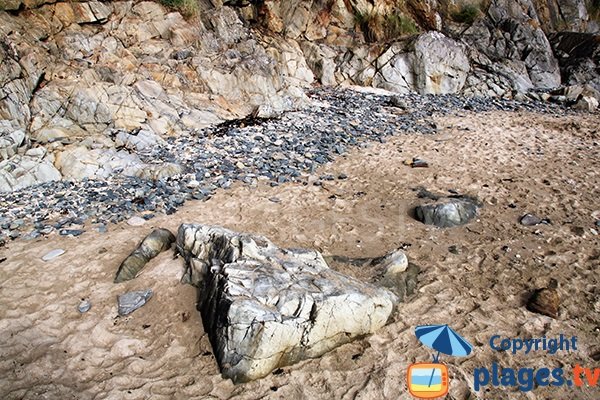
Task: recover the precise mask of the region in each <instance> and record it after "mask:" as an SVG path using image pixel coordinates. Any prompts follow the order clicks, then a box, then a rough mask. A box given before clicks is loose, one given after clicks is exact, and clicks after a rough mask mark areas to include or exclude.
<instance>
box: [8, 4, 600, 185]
mask: <svg viewBox="0 0 600 400" xmlns="http://www.w3.org/2000/svg"><path fill="white" fill-rule="evenodd" d="M226 3H227V4H226V5H224V4H223V2H222V1H221V0H210V1H209V0H201V1H199V2H194V1H193V2H192V3H189V4H191V5H192V6H193V8H191V9H185V8H181V9H182V10H184V11H186V13H187V14H190V13H192V14H194V15H193V16H189V17H188V18H184V17H182V15H181V14H180V13H179V12H177V11H173V9H168V8H165V7H164V6H162V5H161V4H159V3H155V2H147V1H142V2H133V1H115V2H98V1H89V2H87V1H86V2H60V1H59V2H52V1H45V0H26V1H22V0H0V9H4V10H7V11H0V157H1V160H0V190H2V191H6V190H13V189H15V188H20V187H24V186H27V185H31V184H34V183H39V182H44V181H48V180H55V179H60V178H68V179H81V178H86V177H89V178H99V177H106V176H108V175H110V174H112V173H123V174H127V175H135V176H141V177H146V178H157V177H164V176H168V175H170V174H177V173H180V172H181V170H180V169H179V168H178V167H177V166H176V165H167V166H165V165H149V164H147V163H144V162H142V161H141V159H140V158H139V157H138V155H137V154H136V152H135V151H140V150H143V148H144V147H147V146H151V145H152V144H153V143H156V142H160V141H163V140H165V138H166V137H168V136H170V135H178V133H180V132H184V131H185V132H189V131H194V130H197V131H199V130H200V129H202V128H204V127H206V126H209V125H214V124H216V123H219V122H221V121H224V120H227V119H232V118H239V117H242V116H245V115H248V114H249V113H251V112H255V113H256V114H255V115H258V116H273V115H276V114H277V113H278V112H280V111H283V110H288V109H292V108H295V107H301V106H302V104H303V103H304V101H305V95H304V90H305V89H306V88H308V87H310V85H312V84H315V83H320V84H323V85H341V84H355V85H363V86H373V87H378V88H383V89H387V90H390V91H394V92H398V93H407V92H412V91H416V92H419V93H433V94H436V93H457V92H462V93H465V94H468V95H488V96H506V97H512V96H514V95H515V94H516V93H525V92H527V91H529V90H530V89H550V88H554V87H557V86H559V85H561V82H562V79H561V71H560V69H559V62H558V60H557V58H556V56H555V53H554V52H553V49H552V47H551V45H550V42H549V41H548V38H547V32H550V31H553V30H555V29H563V28H565V29H571V30H576V31H579V32H584V31H593V30H596V31H597V28H598V24H597V23H596V22H595V21H594V20H593V19H594V18H597V12H596V11H594V10H597V9H598V8H597V7H596V6H597V4H596V3H597V2H596V1H595V0H592V1H591V2H588V3H585V2H584V1H583V0H569V1H561V2H560V4H559V3H558V2H557V1H550V0H548V1H541V0H535V1H534V0H493V1H475V0H473V1H468V2H467V1H450V0H438V1H436V0H428V1H413V0H406V1H389V0H379V1H367V0H312V1H300V0H286V1H275V0H265V1H245V0H235V1H234V0H229V1H227V2H226ZM171 4H175V5H176V6H177V5H178V4H179V6H180V7H182V6H181V5H182V4H184V3H179V2H176V3H171ZM189 4H188V5H189ZM190 10H192V11H193V12H191V11H190ZM429 30H434V31H433V32H426V31H429ZM582 34H584V33H582ZM584 35H587V34H584ZM586 37H587V36H586ZM592 53H593V52H592ZM563 56H564V54H563ZM561 57H562V56H561ZM588 58H589V60H591V61H590V63H591V64H589V65H588V64H586V65H588V67H589V68H587V69H584V70H583V71H580V70H577V71H575V72H572V73H569V74H567V75H568V76H567V75H565V72H564V71H563V75H564V76H565V78H566V79H567V81H568V82H576V83H581V82H584V83H585V82H592V83H594V84H598V83H599V82H598V80H597V79H596V78H597V76H596V75H594V74H595V72H594V71H595V68H594V65H595V64H594V63H595V62H596V61H594V60H595V59H594V58H593V57H588ZM567 59H568V55H567V57H566V58H564V57H563V58H561V65H565V68H566V67H567V66H568V67H569V68H571V70H575V69H577V68H576V67H573V65H572V64H569V63H568V61H567ZM586 74H587V75H586ZM575 75H576V76H577V78H572V76H575ZM588 75H589V76H588Z"/></svg>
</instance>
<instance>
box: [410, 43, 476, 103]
mask: <svg viewBox="0 0 600 400" xmlns="http://www.w3.org/2000/svg"><path fill="white" fill-rule="evenodd" d="M470 69H471V66H470V64H469V59H468V58H467V56H466V54H465V51H464V48H463V47H462V46H461V45H460V44H459V43H457V42H456V41H454V40H452V39H449V38H447V37H445V36H444V35H443V34H442V33H440V32H429V33H426V34H423V35H421V36H420V37H419V38H418V39H417V42H416V43H415V72H416V77H417V85H416V86H417V89H418V91H419V93H421V94H447V93H457V92H459V91H460V90H461V89H462V88H463V86H464V84H465V81H466V79H467V74H468V73H469V70H470Z"/></svg>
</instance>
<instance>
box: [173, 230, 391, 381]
mask: <svg viewBox="0 0 600 400" xmlns="http://www.w3.org/2000/svg"><path fill="white" fill-rule="evenodd" d="M177 248H178V250H179V252H180V253H181V254H182V255H183V257H184V259H185V261H186V273H185V276H184V278H185V280H186V281H188V282H190V283H192V284H194V285H196V286H198V288H199V290H198V294H199V302H198V304H199V309H200V312H201V314H202V320H203V324H204V329H205V331H206V332H207V333H208V335H209V338H210V340H211V343H212V345H213V352H214V354H215V357H216V359H217V362H218V363H219V366H220V368H221V372H222V374H223V375H224V376H225V377H226V378H230V379H232V380H233V381H234V382H246V381H250V380H253V379H258V378H261V377H264V376H266V375H267V374H269V373H270V372H271V371H273V370H275V369H277V368H280V367H282V366H285V365H290V364H293V363H296V362H298V361H300V360H304V359H307V358H314V357H319V356H321V355H322V354H324V353H326V352H328V351H330V350H332V349H333V348H335V347H337V346H340V345H342V344H344V343H347V342H349V341H351V340H353V339H356V338H358V337H362V336H364V335H367V334H371V333H373V332H374V331H376V330H377V329H379V328H381V327H382V326H384V325H385V324H386V322H387V320H388V318H389V317H390V315H391V313H392V310H393V308H394V304H395V302H396V301H397V297H396V296H395V295H394V294H393V293H392V292H390V291H388V290H386V289H383V288H378V287H376V286H373V285H371V284H368V283H363V282H360V281H358V280H356V279H354V278H352V277H348V276H346V275H343V274H341V273H339V272H337V271H334V270H332V269H330V268H329V267H328V265H327V263H326V262H325V260H324V259H323V257H322V256H321V254H320V253H319V252H317V251H313V250H298V249H281V248H278V247H276V246H275V245H274V244H273V243H271V242H270V241H269V240H268V239H266V238H264V237H260V236H253V235H247V234H239V233H235V232H232V231H228V230H226V229H223V228H218V227H210V226H205V225H196V224H183V225H181V226H180V228H179V232H178V235H177Z"/></svg>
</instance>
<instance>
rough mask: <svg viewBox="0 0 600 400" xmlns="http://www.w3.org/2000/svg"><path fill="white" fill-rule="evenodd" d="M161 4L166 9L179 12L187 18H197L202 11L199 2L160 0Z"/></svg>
mask: <svg viewBox="0 0 600 400" xmlns="http://www.w3.org/2000/svg"><path fill="white" fill-rule="evenodd" d="M160 3H161V4H162V5H163V6H165V7H168V8H170V9H172V10H175V11H178V12H179V13H180V14H181V15H183V16H184V17H186V18H191V17H195V16H196V15H197V14H198V11H199V10H200V6H199V5H198V0H160Z"/></svg>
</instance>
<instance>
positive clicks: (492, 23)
mask: <svg viewBox="0 0 600 400" xmlns="http://www.w3.org/2000/svg"><path fill="white" fill-rule="evenodd" d="M462 38H463V40H465V42H466V43H468V44H469V45H470V46H472V48H473V49H474V50H476V51H477V52H478V53H480V54H473V55H472V56H471V58H472V59H473V61H474V66H475V68H474V70H475V74H474V75H475V77H477V78H479V79H477V80H476V82H477V84H475V85H474V86H477V85H485V83H486V81H491V82H492V83H493V84H496V85H497V84H498V83H500V85H501V86H504V87H501V89H502V90H506V91H510V90H516V91H520V92H523V91H526V90H528V89H530V88H533V87H535V88H540V89H551V88H555V87H558V86H560V84H561V75H560V70H559V65H558V61H557V60H556V58H555V57H554V54H553V52H552V48H551V46H550V42H549V41H548V39H547V38H546V35H545V33H544V31H543V30H542V29H541V26H540V21H539V18H538V16H537V14H536V11H535V8H534V7H533V4H532V3H531V1H530V0H518V1H517V0H493V1H492V2H491V5H490V7H489V9H488V10H487V16H486V18H483V19H480V20H478V21H477V22H475V23H474V24H473V25H472V26H471V27H469V28H468V29H467V30H466V31H465V32H464V34H463V36H462ZM486 76H492V77H493V76H499V78H497V80H496V82H494V79H493V78H484V77H486ZM474 82H475V81H473V82H471V84H472V85H473V83H474ZM488 86H491V89H492V93H493V89H494V87H493V85H488ZM477 94H479V93H477ZM482 94H484V95H487V94H489V93H485V92H484V93H482Z"/></svg>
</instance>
